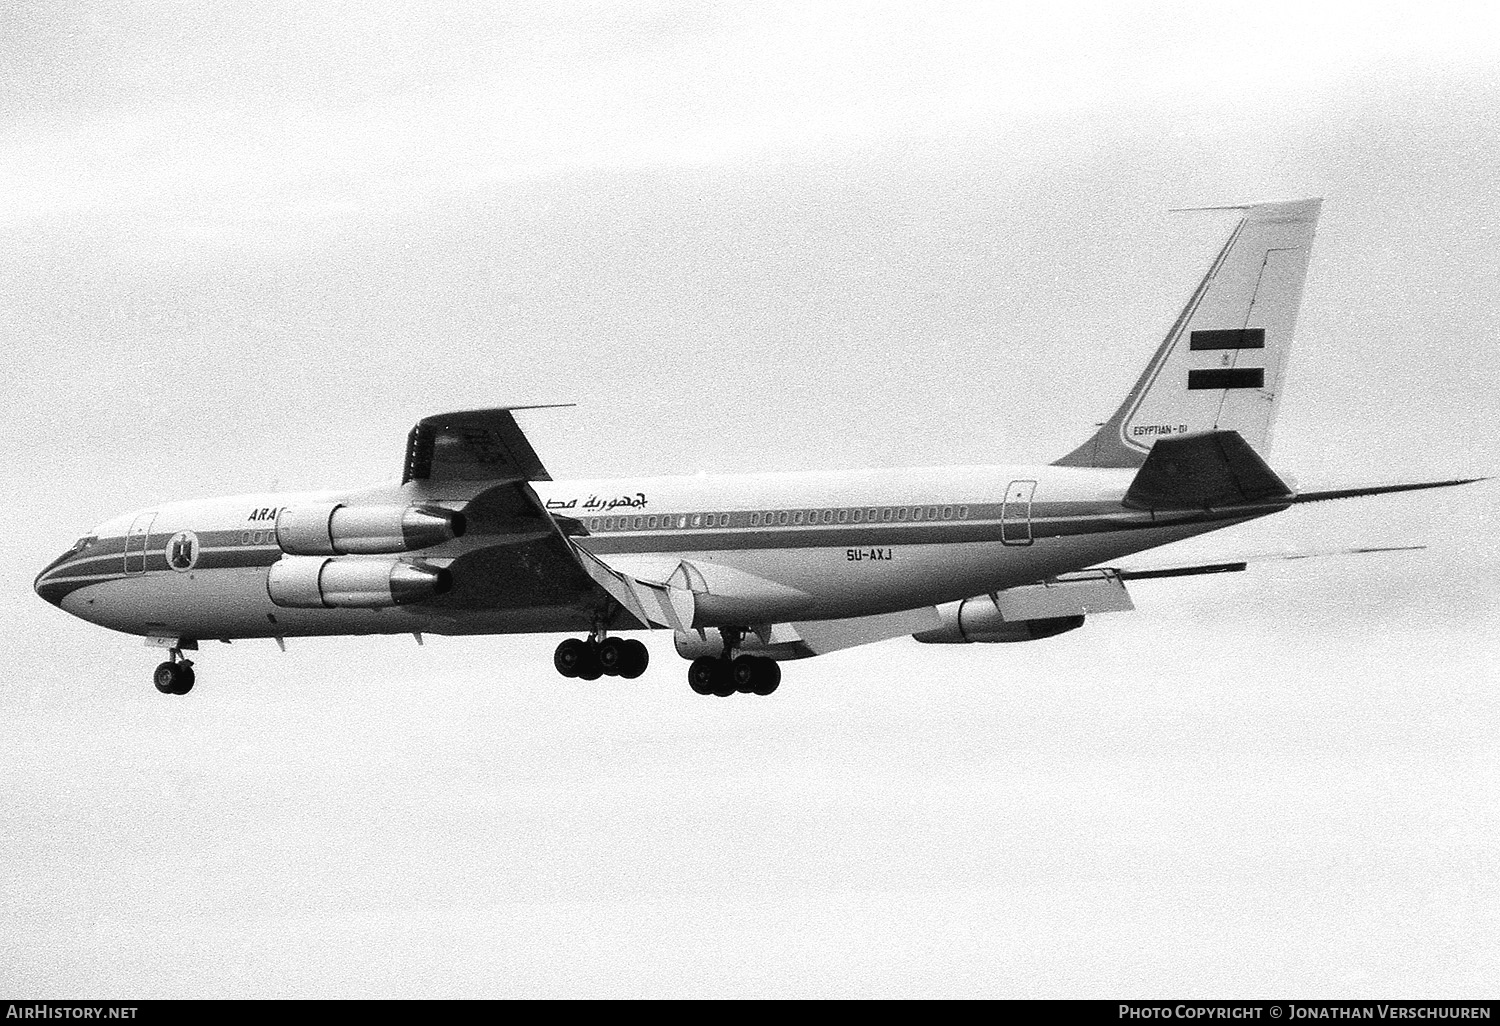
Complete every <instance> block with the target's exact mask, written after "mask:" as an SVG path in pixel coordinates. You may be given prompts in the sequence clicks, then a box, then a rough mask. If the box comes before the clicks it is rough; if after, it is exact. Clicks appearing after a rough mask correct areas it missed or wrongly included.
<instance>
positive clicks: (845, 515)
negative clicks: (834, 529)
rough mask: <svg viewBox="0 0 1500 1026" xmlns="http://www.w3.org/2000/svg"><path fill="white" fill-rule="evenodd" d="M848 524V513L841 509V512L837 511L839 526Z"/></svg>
mask: <svg viewBox="0 0 1500 1026" xmlns="http://www.w3.org/2000/svg"><path fill="white" fill-rule="evenodd" d="M848 522H849V511H848V510H847V509H841V510H839V523H841V524H847V523H848Z"/></svg>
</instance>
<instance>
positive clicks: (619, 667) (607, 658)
mask: <svg viewBox="0 0 1500 1026" xmlns="http://www.w3.org/2000/svg"><path fill="white" fill-rule="evenodd" d="M594 651H595V652H597V653H598V655H599V668H600V669H601V670H603V671H604V674H605V675H606V676H608V677H622V676H624V675H625V671H626V670H627V669H629V668H630V655H631V653H630V642H629V641H627V640H625V639H624V638H605V639H604V640H603V641H601V642H599V647H598V648H596V649H595V650H594Z"/></svg>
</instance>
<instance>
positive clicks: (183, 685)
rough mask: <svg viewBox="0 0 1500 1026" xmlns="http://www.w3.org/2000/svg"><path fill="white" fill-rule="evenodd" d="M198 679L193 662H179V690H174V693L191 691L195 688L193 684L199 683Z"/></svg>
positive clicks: (182, 693) (180, 693)
mask: <svg viewBox="0 0 1500 1026" xmlns="http://www.w3.org/2000/svg"><path fill="white" fill-rule="evenodd" d="M197 681H198V675H197V674H196V673H194V672H193V667H192V664H191V663H178V664H177V690H176V691H173V692H172V694H174V695H185V694H187V693H188V692H189V691H191V690H193V685H194V684H195V683H197Z"/></svg>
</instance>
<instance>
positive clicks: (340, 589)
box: [266, 556, 453, 609]
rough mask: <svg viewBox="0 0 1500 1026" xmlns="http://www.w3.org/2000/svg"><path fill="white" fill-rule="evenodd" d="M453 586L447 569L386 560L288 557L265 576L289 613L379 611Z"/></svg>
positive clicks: (276, 599) (268, 588)
mask: <svg viewBox="0 0 1500 1026" xmlns="http://www.w3.org/2000/svg"><path fill="white" fill-rule="evenodd" d="M452 586H453V576H452V575H451V574H450V573H449V572H448V571H447V570H446V569H445V568H443V567H437V566H427V565H425V564H422V563H406V562H402V561H400V560H385V559H329V558H327V557H318V556H283V557H282V558H281V559H278V560H277V561H276V562H275V563H272V564H271V569H270V571H269V572H268V573H267V574H266V592H267V593H268V594H269V595H270V596H271V601H272V602H274V603H276V604H277V605H278V606H285V607H287V608H289V609H379V608H382V607H385V606H402V605H406V604H407V603H410V602H421V601H422V600H424V599H429V598H433V597H434V596H437V595H441V594H442V593H443V592H445V591H447V590H448V589H449V588H451V587H452Z"/></svg>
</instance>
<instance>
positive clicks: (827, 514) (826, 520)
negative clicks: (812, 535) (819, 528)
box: [823, 509, 833, 524]
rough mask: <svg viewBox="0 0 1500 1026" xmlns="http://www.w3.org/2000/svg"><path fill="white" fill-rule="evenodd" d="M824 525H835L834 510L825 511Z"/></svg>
mask: <svg viewBox="0 0 1500 1026" xmlns="http://www.w3.org/2000/svg"><path fill="white" fill-rule="evenodd" d="M823 523H825V524H831V523H833V510H831V509H825V510H824V511H823Z"/></svg>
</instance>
